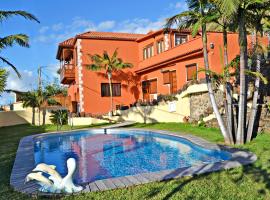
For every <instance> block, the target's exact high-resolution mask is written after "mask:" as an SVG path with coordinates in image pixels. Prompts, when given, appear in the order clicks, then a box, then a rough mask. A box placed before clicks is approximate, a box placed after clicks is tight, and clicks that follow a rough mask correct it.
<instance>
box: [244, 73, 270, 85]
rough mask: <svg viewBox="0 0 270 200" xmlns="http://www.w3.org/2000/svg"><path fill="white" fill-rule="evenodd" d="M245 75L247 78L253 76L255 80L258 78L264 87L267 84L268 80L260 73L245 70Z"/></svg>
mask: <svg viewBox="0 0 270 200" xmlns="http://www.w3.org/2000/svg"><path fill="white" fill-rule="evenodd" d="M245 73H246V74H247V75H249V76H253V77H256V78H260V80H261V81H262V82H263V83H264V84H265V85H266V84H268V80H267V78H266V77H265V76H264V75H263V74H262V73H260V72H253V71H251V70H245Z"/></svg>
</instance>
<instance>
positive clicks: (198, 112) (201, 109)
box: [190, 90, 223, 121]
mask: <svg viewBox="0 0 270 200" xmlns="http://www.w3.org/2000/svg"><path fill="white" fill-rule="evenodd" d="M215 98H216V102H217V104H218V107H219V108H222V107H223V93H222V91H221V90H218V91H216V93H215ZM212 113H213V108H212V105H211V101H210V98H209V94H208V92H204V93H194V94H192V95H190V118H191V119H192V120H195V121H198V120H200V118H202V117H207V116H209V115H211V114H212Z"/></svg>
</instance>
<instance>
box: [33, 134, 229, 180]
mask: <svg viewBox="0 0 270 200" xmlns="http://www.w3.org/2000/svg"><path fill="white" fill-rule="evenodd" d="M34 150H35V162H36V164H38V163H43V162H44V163H46V164H52V165H56V167H57V168H56V169H57V170H58V171H59V172H60V174H61V175H65V174H66V173H67V172H66V160H67V159H68V158H69V157H73V158H75V159H76V160H77V171H76V174H75V182H76V183H85V182H91V181H94V180H99V179H104V178H111V177H119V176H125V175H133V174H138V173H144V172H153V171H160V170H165V169H175V168H180V167H187V166H191V165H196V164H200V163H204V162H207V163H209V162H216V161H219V160H224V159H228V155H227V154H225V153H224V152H215V151H210V150H206V149H203V148H200V147H199V146H196V145H195V146H194V144H192V143H190V142H188V141H187V140H183V139H179V138H175V137H171V136H162V135H158V134H150V133H143V134H142V133H137V132H121V133H119V134H107V135H104V134H79V133H77V134H74V135H58V136H54V137H41V138H38V139H37V140H36V141H35V148H34Z"/></svg>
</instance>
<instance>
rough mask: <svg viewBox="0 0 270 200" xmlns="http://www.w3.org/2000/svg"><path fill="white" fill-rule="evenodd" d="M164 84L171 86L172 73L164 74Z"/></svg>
mask: <svg viewBox="0 0 270 200" xmlns="http://www.w3.org/2000/svg"><path fill="white" fill-rule="evenodd" d="M163 84H170V71H166V72H163Z"/></svg>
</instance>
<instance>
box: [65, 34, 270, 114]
mask: <svg viewBox="0 0 270 200" xmlns="http://www.w3.org/2000/svg"><path fill="white" fill-rule="evenodd" d="M187 35H188V42H186V43H183V44H180V45H178V46H174V43H175V41H174V40H175V38H174V32H171V33H168V34H164V33H163V32H153V33H149V34H148V35H146V37H145V38H143V39H138V40H137V41H128V40H122V39H119V40H117V39H89V38H79V37H78V38H76V43H75V46H74V49H73V51H74V56H73V60H72V62H73V61H74V62H75V82H74V83H73V84H71V85H70V86H69V89H68V93H69V95H70V96H71V101H77V102H79V110H78V111H79V112H85V113H92V114H104V113H107V112H109V111H110V109H111V108H110V107H111V105H110V97H101V83H108V79H107V77H106V74H105V72H104V71H100V72H93V71H90V70H88V69H86V65H87V64H90V63H91V60H90V58H89V56H88V54H92V55H93V54H102V53H103V51H104V50H106V51H107V52H108V53H109V54H110V55H112V53H113V52H114V50H115V49H118V56H119V57H120V58H122V59H123V61H124V62H129V63H132V64H133V65H134V67H133V68H132V69H126V70H123V71H121V72H118V73H114V74H113V77H112V82H113V83H121V86H122V88H121V97H114V98H113V104H114V109H115V106H116V105H127V106H129V105H130V104H131V103H134V102H135V101H137V100H139V99H143V95H142V87H141V83H142V81H143V80H151V79H157V93H158V94H168V93H169V92H170V87H169V85H164V84H163V73H162V71H165V70H176V76H177V90H179V89H181V88H182V86H183V85H184V84H185V83H186V82H187V80H186V66H187V65H190V64H197V68H198V69H201V68H204V59H203V54H202V48H203V45H202V40H201V37H200V36H199V35H198V36H196V37H195V38H192V36H191V35H190V34H187ZM162 38H163V40H164V47H165V51H164V52H162V53H160V54H157V41H159V40H160V39H162ZM251 41H252V37H251V36H249V37H248V44H249V46H250V45H251ZM263 42H264V43H267V38H266V37H265V38H263ZM149 44H153V48H154V55H153V56H152V57H150V58H148V59H145V60H143V49H144V47H146V46H147V45H149ZM211 44H213V45H214V48H211V46H210V45H211ZM220 50H222V54H223V35H222V33H218V32H209V33H208V52H209V65H210V69H212V70H214V71H216V72H221V70H222V67H223V63H221V60H223V58H222V57H221V55H220ZM228 53H229V55H228V58H229V61H231V60H232V59H233V58H235V57H236V56H237V55H238V54H239V46H238V34H236V33H229V34H228ZM204 77H205V76H204V73H203V72H201V73H198V77H197V78H198V79H203V78H204Z"/></svg>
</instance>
